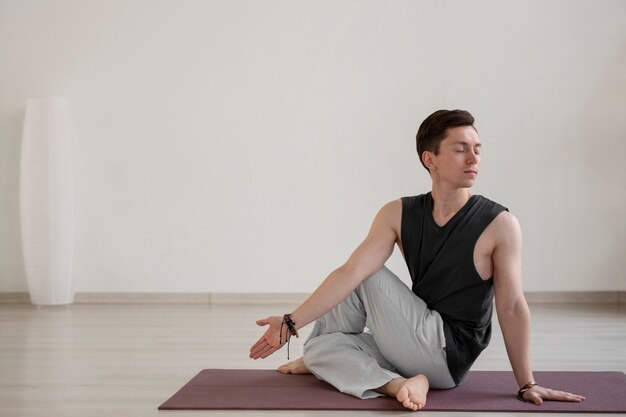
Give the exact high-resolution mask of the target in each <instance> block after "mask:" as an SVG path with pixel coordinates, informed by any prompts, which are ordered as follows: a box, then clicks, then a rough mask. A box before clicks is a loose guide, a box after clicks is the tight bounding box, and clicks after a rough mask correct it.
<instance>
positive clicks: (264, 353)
mask: <svg viewBox="0 0 626 417" xmlns="http://www.w3.org/2000/svg"><path fill="white" fill-rule="evenodd" d="M282 322H283V318H282V317H279V316H271V317H268V318H266V319H261V320H257V322H256V324H257V325H258V326H267V325H269V328H268V329H267V330H266V331H265V333H264V334H263V336H261V337H260V338H259V340H257V342H256V343H255V344H254V345H252V347H251V348H250V358H252V359H259V358H260V359H265V358H267V357H268V356H269V355H271V354H272V353H274V352H276V351H277V350H278V349H280V348H281V347H282V346H283V345H284V344H285V343H286V342H287V340H288V338H289V336H290V334H289V329H288V328H287V326H282ZM281 327H284V330H283V333H284V334H283V337H281V334H280V332H281Z"/></svg>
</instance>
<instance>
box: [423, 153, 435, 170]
mask: <svg viewBox="0 0 626 417" xmlns="http://www.w3.org/2000/svg"><path fill="white" fill-rule="evenodd" d="M434 157H435V155H434V154H433V153H432V152H431V151H424V152H422V161H423V162H424V165H426V168H428V169H429V170H430V171H432V170H433V169H435V160H434Z"/></svg>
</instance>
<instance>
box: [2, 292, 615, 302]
mask: <svg viewBox="0 0 626 417" xmlns="http://www.w3.org/2000/svg"><path fill="white" fill-rule="evenodd" d="M525 295H526V300H527V301H528V303H529V304H626V291H580V292H573V291H567V292H538V291H529V292H526V293H525ZM308 296H309V294H306V293H128V292H120V293H113V292H85V293H76V294H75V296H74V303H75V304H204V305H209V304H215V305H226V304H256V305H271V304H300V303H302V302H303V301H304V300H306V298H307V297H308ZM28 303H30V295H29V294H28V293H27V292H4V293H0V304H28Z"/></svg>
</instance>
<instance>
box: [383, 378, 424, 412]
mask: <svg viewBox="0 0 626 417" xmlns="http://www.w3.org/2000/svg"><path fill="white" fill-rule="evenodd" d="M428 388H429V385H428V379H427V378H426V377H425V376H424V375H421V374H420V375H417V376H414V377H413V378H409V379H407V378H402V377H400V378H396V379H392V380H391V381H389V382H388V383H387V384H385V385H383V386H382V387H380V388H379V389H378V390H377V391H379V392H381V393H383V394H387V395H389V396H390V397H396V399H397V400H398V401H400V402H401V403H402V405H403V406H404V407H406V408H408V409H409V410H413V411H417V410H420V409H421V408H423V407H424V406H425V405H426V395H427V394H428Z"/></svg>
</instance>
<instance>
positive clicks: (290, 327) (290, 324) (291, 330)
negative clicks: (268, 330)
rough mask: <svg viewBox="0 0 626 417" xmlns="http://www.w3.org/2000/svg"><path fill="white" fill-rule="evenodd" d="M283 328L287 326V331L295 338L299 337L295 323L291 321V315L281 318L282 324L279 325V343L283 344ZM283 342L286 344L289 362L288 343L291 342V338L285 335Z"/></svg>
mask: <svg viewBox="0 0 626 417" xmlns="http://www.w3.org/2000/svg"><path fill="white" fill-rule="evenodd" d="M283 326H287V331H288V332H289V333H290V334H291V335H292V336H295V337H300V335H298V330H297V329H296V323H294V322H293V320H292V319H291V314H285V315H284V316H283V322H282V323H281V324H280V343H281V344H282V343H283ZM285 340H286V342H287V360H289V342H291V337H289V336H288V335H287V334H285Z"/></svg>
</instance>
